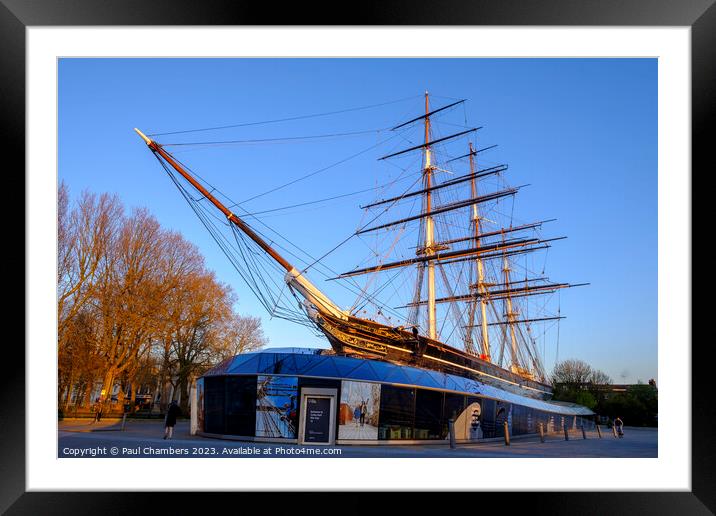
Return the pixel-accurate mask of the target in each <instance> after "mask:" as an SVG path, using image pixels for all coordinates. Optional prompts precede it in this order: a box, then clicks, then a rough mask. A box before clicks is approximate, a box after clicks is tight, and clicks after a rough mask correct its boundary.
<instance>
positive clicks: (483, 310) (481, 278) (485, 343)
mask: <svg viewBox="0 0 716 516" xmlns="http://www.w3.org/2000/svg"><path fill="white" fill-rule="evenodd" d="M474 157H475V151H474V149H473V148H472V142H470V174H473V177H472V180H471V181H470V187H471V189H472V197H473V199H474V198H476V197H477V178H476V177H475V176H474V170H475V160H474ZM472 223H473V225H474V230H475V240H474V247H475V248H476V249H479V247H480V212H479V211H478V207H477V203H475V204H473V205H472ZM475 264H476V266H477V291H478V293H480V294H482V296H481V297H480V315H481V319H480V325H481V328H482V354H483V355H485V358H486V360H487V361H488V362H489V361H490V336H489V333H488V331H487V296H485V293H486V289H485V271H484V268H483V264H482V259H481V258H480V255H479V254H478V255H477V257H476V259H475ZM475 308H476V307H475V304H474V303H473V305H472V307H471V308H470V314H471V319H473V320H474V313H475ZM470 324H472V321H470Z"/></svg>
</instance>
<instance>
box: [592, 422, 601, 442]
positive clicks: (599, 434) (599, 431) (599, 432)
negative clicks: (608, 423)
mask: <svg viewBox="0 0 716 516" xmlns="http://www.w3.org/2000/svg"><path fill="white" fill-rule="evenodd" d="M594 426H596V427H597V435H598V436H599V438H600V439H601V438H602V429H601V428H599V425H598V424H597V425H594Z"/></svg>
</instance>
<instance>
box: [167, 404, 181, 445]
mask: <svg viewBox="0 0 716 516" xmlns="http://www.w3.org/2000/svg"><path fill="white" fill-rule="evenodd" d="M180 415H181V409H180V408H179V405H177V402H176V400H173V401H172V402H171V403H170V404H169V408H168V409H167V419H166V422H165V423H164V439H171V438H172V435H173V434H174V425H176V424H177V417H178V416H180Z"/></svg>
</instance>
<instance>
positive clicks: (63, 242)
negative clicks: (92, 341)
mask: <svg viewBox="0 0 716 516" xmlns="http://www.w3.org/2000/svg"><path fill="white" fill-rule="evenodd" d="M121 216H122V206H121V204H120V202H119V200H118V199H117V197H115V196H110V195H108V194H102V195H100V196H97V195H95V194H92V193H89V192H84V193H83V194H82V196H81V197H80V199H79V201H78V203H77V206H76V207H75V208H74V209H72V210H70V209H69V192H68V190H67V187H66V185H64V184H62V185H60V190H59V193H58V234H57V242H58V256H57V321H58V322H57V332H58V345H59V346H60V347H62V345H63V344H64V342H65V332H66V330H67V327H68V325H69V324H70V323H71V321H72V319H73V318H74V317H75V316H76V315H77V314H78V313H79V312H80V311H81V310H82V309H83V308H84V306H85V305H86V303H87V302H88V301H89V300H90V298H91V297H92V295H93V293H94V286H95V282H96V280H97V274H98V271H99V268H100V264H101V262H102V260H103V259H104V257H105V256H106V251H107V249H108V246H109V245H110V241H111V240H112V238H113V236H114V233H115V232H116V230H117V225H118V221H119V220H120V219H121Z"/></svg>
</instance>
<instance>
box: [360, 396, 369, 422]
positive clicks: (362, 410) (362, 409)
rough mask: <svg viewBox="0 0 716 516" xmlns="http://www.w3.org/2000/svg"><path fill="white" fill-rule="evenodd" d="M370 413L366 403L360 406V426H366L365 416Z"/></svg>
mask: <svg viewBox="0 0 716 516" xmlns="http://www.w3.org/2000/svg"><path fill="white" fill-rule="evenodd" d="M366 412H368V407H367V406H366V404H365V401H363V403H361V404H360V426H363V425H365V414H366Z"/></svg>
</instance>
